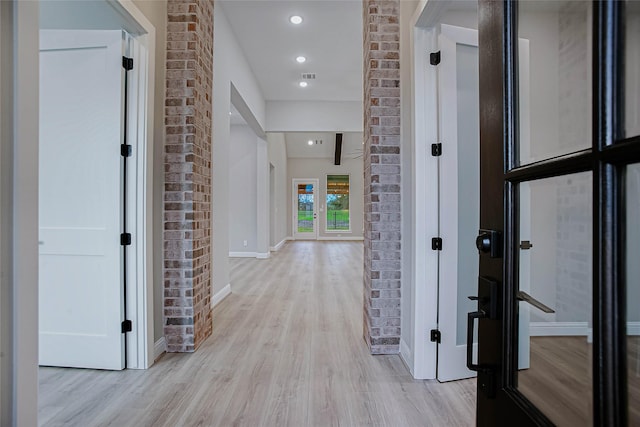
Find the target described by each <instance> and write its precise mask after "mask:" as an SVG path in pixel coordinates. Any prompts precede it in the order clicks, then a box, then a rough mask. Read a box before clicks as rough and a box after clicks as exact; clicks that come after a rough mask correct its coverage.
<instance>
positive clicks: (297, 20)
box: [289, 15, 302, 25]
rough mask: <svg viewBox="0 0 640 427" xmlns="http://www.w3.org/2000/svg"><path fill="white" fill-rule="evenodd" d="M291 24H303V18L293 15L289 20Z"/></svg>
mask: <svg viewBox="0 0 640 427" xmlns="http://www.w3.org/2000/svg"><path fill="white" fill-rule="evenodd" d="M289 22H291V23H292V24H295V25H298V24H302V16H298V15H293V16H292V17H290V18H289Z"/></svg>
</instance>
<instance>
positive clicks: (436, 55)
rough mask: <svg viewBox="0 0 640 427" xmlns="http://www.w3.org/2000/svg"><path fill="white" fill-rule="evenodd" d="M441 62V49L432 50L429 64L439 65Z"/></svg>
mask: <svg viewBox="0 0 640 427" xmlns="http://www.w3.org/2000/svg"><path fill="white" fill-rule="evenodd" d="M439 63H440V51H437V52H431V53H430V54H429V64H431V65H438V64H439Z"/></svg>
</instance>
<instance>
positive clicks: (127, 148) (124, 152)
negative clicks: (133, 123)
mask: <svg viewBox="0 0 640 427" xmlns="http://www.w3.org/2000/svg"><path fill="white" fill-rule="evenodd" d="M132 154H133V147H132V146H131V144H120V155H121V156H122V157H131V155H132Z"/></svg>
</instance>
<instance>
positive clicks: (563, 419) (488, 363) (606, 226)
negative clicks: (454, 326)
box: [467, 0, 640, 427]
mask: <svg viewBox="0 0 640 427" xmlns="http://www.w3.org/2000/svg"><path fill="white" fill-rule="evenodd" d="M639 5H640V2H637V1H599V2H583V1H555V2H543V1H540V2H532V1H521V2H516V1H505V2H501V1H491V0H480V1H479V19H478V22H479V40H478V41H479V51H480V64H479V72H480V230H479V233H478V237H477V239H476V246H477V248H478V250H479V253H480V256H479V259H480V263H479V265H480V267H479V277H478V294H477V295H476V301H477V310H475V311H473V312H471V313H469V314H468V330H467V333H468V334H469V336H470V337H471V336H473V334H474V331H475V330H477V333H478V356H477V358H475V357H474V356H473V354H472V353H471V352H468V357H467V365H468V367H469V368H470V369H472V370H475V371H477V372H478V382H477V384H478V385H477V387H478V399H477V402H478V403H477V405H478V407H477V425H479V426H514V425H517V426H519V427H520V426H534V425H557V426H578V425H579V426H627V425H640V409H639V408H640V338H639V336H640V308H639V307H640V304H639V302H640V300H639V298H640V268H639V267H638V265H639V264H640V263H638V261H637V253H638V249H640V248H638V246H640V244H639V243H638V241H640V240H639V238H640V219H638V218H640V172H639V171H640V168H639V167H638V164H640V129H639V126H638V123H640V77H639V76H640V26H639V23H640V19H639V13H640V8H639V7H638V6H639ZM519 39H520V40H522V39H526V40H529V46H530V52H529V54H530V65H529V68H528V69H523V67H522V65H521V63H520V62H519V61H518V55H519V52H518V45H519V44H518V43H517V40H519ZM523 78H526V79H527V81H529V87H527V88H523V87H522V85H521V81H522V79H523ZM523 91H525V92H527V93H528V96H529V97H530V98H529V101H528V102H527V106H526V107H525V106H523V105H522V103H521V102H519V100H520V96H521V93H522V92H523ZM525 123H526V126H525V125H524V124H525ZM523 325H526V327H524V328H523ZM524 352H526V353H527V354H526V355H523V354H521V353H524ZM523 356H526V357H523ZM522 360H527V363H522ZM519 361H520V363H519Z"/></svg>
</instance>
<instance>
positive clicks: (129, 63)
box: [122, 56, 133, 71]
mask: <svg viewBox="0 0 640 427" xmlns="http://www.w3.org/2000/svg"><path fill="white" fill-rule="evenodd" d="M122 67H123V68H124V69H125V70H127V71H129V70H133V58H127V57H126V56H123V57H122Z"/></svg>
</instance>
